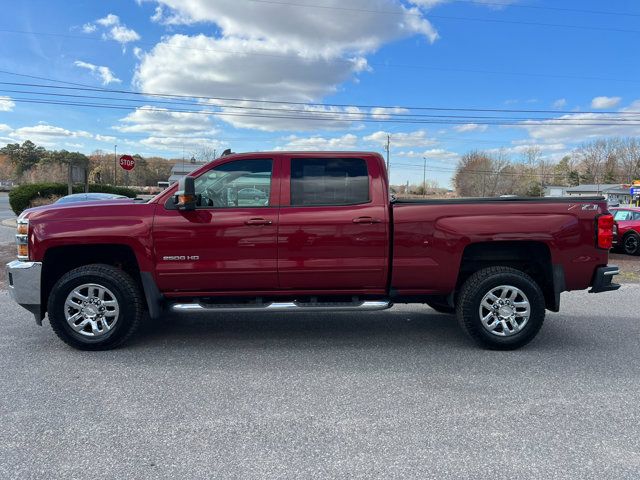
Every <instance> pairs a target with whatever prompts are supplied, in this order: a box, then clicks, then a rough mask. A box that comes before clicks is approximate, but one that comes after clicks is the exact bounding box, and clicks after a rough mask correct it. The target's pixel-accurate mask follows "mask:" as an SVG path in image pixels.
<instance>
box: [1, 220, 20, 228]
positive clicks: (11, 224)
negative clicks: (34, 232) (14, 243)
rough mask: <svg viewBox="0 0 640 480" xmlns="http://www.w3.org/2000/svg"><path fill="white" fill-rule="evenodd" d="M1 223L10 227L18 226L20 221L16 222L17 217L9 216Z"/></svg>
mask: <svg viewBox="0 0 640 480" xmlns="http://www.w3.org/2000/svg"><path fill="white" fill-rule="evenodd" d="M0 223H2V225H3V226H5V227H9V228H16V227H17V226H18V223H17V222H16V219H15V218H7V219H5V220H2V222H0Z"/></svg>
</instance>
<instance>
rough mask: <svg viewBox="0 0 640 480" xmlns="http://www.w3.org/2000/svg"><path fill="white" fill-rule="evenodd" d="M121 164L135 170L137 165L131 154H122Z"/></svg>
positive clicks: (126, 168) (125, 167) (127, 168)
mask: <svg viewBox="0 0 640 480" xmlns="http://www.w3.org/2000/svg"><path fill="white" fill-rule="evenodd" d="M120 166H121V167H122V168H124V169H125V170H133V169H134V167H135V166H136V161H135V159H134V158H133V157H132V156H131V155H122V156H121V157H120Z"/></svg>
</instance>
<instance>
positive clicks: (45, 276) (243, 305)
mask: <svg viewBox="0 0 640 480" xmlns="http://www.w3.org/2000/svg"><path fill="white" fill-rule="evenodd" d="M612 236H613V218H612V216H611V215H610V214H609V213H608V211H607V204H606V202H605V201H604V199H602V198H600V197H595V198H586V197H582V198H553V199H544V198H535V199H533V198H485V199H450V200H420V201H409V200H395V199H393V198H391V197H390V195H389V183H388V179H387V174H386V171H385V168H384V161H383V159H382V157H381V156H380V155H378V154H376V153H363V152H353V153H351V152H350V153H345V152H331V153H327V152H313V153H309V152H305V153H298V152H272V153H246V154H231V155H227V156H224V157H222V158H219V159H217V160H216V161H214V162H212V163H210V164H208V165H206V166H203V167H202V168H200V169H199V170H197V171H195V172H193V173H192V174H191V175H190V176H188V177H186V178H185V179H183V181H181V182H180V184H179V185H174V186H172V187H170V188H168V189H167V190H165V191H164V192H162V193H161V194H159V195H158V196H156V197H155V198H153V199H151V200H150V201H148V202H146V203H141V202H134V201H132V200H115V201H104V202H90V203H83V204H78V203H77V204H70V205H64V204H62V205H60V206H48V207H39V208H33V209H30V210H26V211H25V212H24V213H23V214H22V215H20V217H19V219H18V234H17V242H18V254H19V256H18V260H16V261H13V262H11V263H9V264H8V265H7V273H8V278H9V285H10V286H9V289H10V291H11V294H12V296H13V298H14V299H15V300H16V301H17V302H18V303H19V304H20V305H22V306H23V307H25V308H27V309H28V310H29V311H31V312H32V313H33V314H34V315H35V318H36V321H37V322H38V323H41V322H42V320H43V318H44V316H45V313H47V312H48V317H49V322H50V323H51V326H52V328H53V330H54V331H55V333H56V334H57V335H58V336H59V337H60V338H61V339H62V340H63V341H65V342H66V343H68V344H69V345H71V346H73V347H76V348H80V349H87V350H97V349H107V348H112V347H116V346H117V345H119V344H121V343H122V342H124V341H125V340H126V339H128V338H129V337H130V336H131V335H132V334H133V332H134V331H135V330H136V328H137V327H138V324H139V323H140V320H141V317H142V315H143V313H144V311H145V310H146V311H147V312H148V313H149V316H150V317H151V319H156V318H158V317H160V316H161V315H162V314H163V312H164V311H167V310H171V311H177V312H195V311H209V312H229V311H251V312H270V311H292V312H296V311H297V312H311V311H314V312H316V311H369V310H381V309H386V308H389V307H391V306H392V304H393V303H423V304H428V305H430V306H432V307H433V308H435V309H436V310H438V311H441V312H447V313H454V312H455V313H456V314H457V317H458V319H459V322H460V324H461V326H462V327H463V329H464V330H465V331H466V332H467V333H468V334H469V335H470V336H471V338H472V339H473V340H475V341H476V342H477V343H479V344H480V345H481V346H484V347H487V348H494V349H513V348H517V347H520V346H522V345H524V344H526V343H528V342H529V341H530V340H531V339H532V338H533V337H534V336H535V335H536V334H537V332H538V331H539V329H540V327H541V326H542V323H543V320H544V316H545V310H546V309H548V310H551V311H554V312H555V311H558V309H559V306H560V293H561V292H563V291H568V290H582V289H586V288H588V287H591V290H590V291H591V292H604V291H608V290H615V289H617V288H619V285H617V284H615V283H612V279H613V276H614V275H616V274H617V273H618V268H617V267H614V266H607V260H608V250H609V248H610V247H611V243H612Z"/></svg>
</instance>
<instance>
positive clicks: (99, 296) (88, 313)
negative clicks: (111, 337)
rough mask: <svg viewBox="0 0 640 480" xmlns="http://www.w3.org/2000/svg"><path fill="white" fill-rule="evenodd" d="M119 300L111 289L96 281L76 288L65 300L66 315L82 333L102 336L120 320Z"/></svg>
mask: <svg viewBox="0 0 640 480" xmlns="http://www.w3.org/2000/svg"><path fill="white" fill-rule="evenodd" d="M119 314H120V309H119V306H118V300H117V299H116V296H115V295H114V294H113V292H112V291H111V290H109V289H108V288H106V287H103V286H102V285H98V284H96V283H85V284H84V285H80V286H79V287H76V288H74V289H73V290H72V291H71V293H69V295H67V299H66V301H65V302H64V316H65V319H66V320H67V323H68V324H69V326H70V327H71V328H72V329H73V330H74V331H75V332H77V333H79V334H80V335H84V336H86V337H93V338H96V337H101V336H103V335H106V334H107V333H108V332H109V331H110V330H111V329H112V328H113V326H114V325H115V324H116V322H117V321H118V316H119Z"/></svg>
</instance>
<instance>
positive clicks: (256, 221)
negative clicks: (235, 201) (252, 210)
mask: <svg viewBox="0 0 640 480" xmlns="http://www.w3.org/2000/svg"><path fill="white" fill-rule="evenodd" d="M244 223H245V225H255V226H260V225H271V224H272V223H273V222H272V221H271V220H267V219H266V218H251V219H249V220H247V221H246V222H244Z"/></svg>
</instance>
